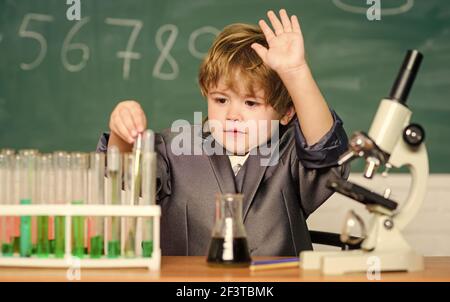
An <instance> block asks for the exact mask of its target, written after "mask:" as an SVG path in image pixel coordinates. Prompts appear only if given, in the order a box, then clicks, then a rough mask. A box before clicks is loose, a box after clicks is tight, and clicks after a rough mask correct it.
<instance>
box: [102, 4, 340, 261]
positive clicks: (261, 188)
mask: <svg viewBox="0 0 450 302" xmlns="http://www.w3.org/2000/svg"><path fill="white" fill-rule="evenodd" d="M268 17H269V20H270V21H271V24H272V27H273V29H274V31H273V30H272V29H271V28H270V27H269V25H268V24H267V23H266V22H265V21H263V20H261V21H259V26H260V29H259V28H258V27H255V26H251V25H245V24H234V25H230V26H228V27H226V28H225V29H224V30H223V31H222V33H221V34H219V36H218V37H217V38H216V40H215V41H214V43H213V45H212V47H211V48H210V50H209V52H208V55H207V56H206V58H205V59H204V61H203V63H202V65H201V68H200V74H199V83H200V87H201V91H202V94H203V95H204V96H205V97H206V98H207V102H208V123H207V125H205V127H203V128H200V131H198V128H196V127H194V126H193V127H191V129H190V130H191V131H192V135H193V136H194V138H193V141H194V142H193V144H194V145H196V144H197V145H196V146H194V147H199V146H198V143H196V142H200V143H201V144H202V146H200V147H204V145H205V143H206V142H211V141H212V142H213V143H214V145H217V144H218V145H219V146H221V147H222V148H223V149H224V150H226V151H227V153H228V155H227V154H217V153H215V154H209V153H208V154H205V153H203V154H201V155H176V154H175V153H176V152H175V150H174V146H176V145H177V144H175V143H174V138H175V134H174V133H173V132H170V129H169V130H167V131H164V132H163V133H161V134H157V135H156V138H155V139H156V141H155V148H156V152H157V154H158V169H157V202H158V203H159V204H160V205H161V207H162V217H161V232H162V233H161V248H162V253H163V255H205V254H206V253H207V248H208V244H209V241H210V237H211V232H212V227H213V225H214V216H215V215H214V213H215V203H214V198H215V195H216V193H217V192H221V193H233V192H240V193H242V194H243V195H244V203H243V213H244V214H243V215H244V217H243V220H244V225H245V227H246V232H247V240H248V244H249V249H250V253H251V255H253V256H255V255H265V256H268V255H271V256H294V255H295V256H298V254H299V252H300V251H302V250H310V249H312V244H311V239H310V237H309V232H308V228H307V225H306V218H307V217H308V215H309V214H311V213H312V212H313V211H314V210H315V209H317V208H318V207H319V206H320V205H321V204H322V203H323V202H324V201H325V200H326V199H327V198H328V197H329V196H331V194H332V191H330V190H329V189H328V188H326V186H325V183H326V181H327V179H329V178H330V177H344V178H346V177H348V173H349V169H348V166H342V167H338V166H337V160H338V157H339V156H340V155H341V154H342V153H343V152H344V151H345V149H346V146H347V136H346V134H345V131H344V129H343V127H342V121H341V120H340V119H339V117H338V116H337V115H336V113H335V112H334V111H330V110H329V108H328V106H327V104H326V102H325V100H324V98H323V96H322V94H321V93H320V91H319V89H318V87H317V85H316V83H315V81H314V79H313V77H312V75H311V72H310V70H309V67H308V65H307V63H306V60H305V54H304V46H303V37H302V34H301V31H300V25H299V23H298V20H297V17H296V16H294V15H293V16H291V18H289V17H288V15H287V12H286V11H285V10H284V9H283V10H280V18H278V17H277V16H276V15H275V13H274V12H272V11H269V12H268ZM251 121H256V122H258V123H257V127H256V128H255V127H248V125H249V124H250V122H251ZM271 121H275V123H273V122H271ZM212 124H214V127H211V125H212ZM274 124H275V126H276V127H273V125H274ZM109 125H110V130H111V134H110V136H108V135H104V136H103V137H102V139H101V141H100V143H99V146H98V150H100V151H106V148H107V146H111V145H116V146H118V147H119V149H120V150H121V151H122V152H126V151H130V150H131V147H132V143H133V142H134V139H135V138H136V137H137V135H138V133H139V132H142V131H143V130H144V129H146V127H147V122H146V117H145V114H144V112H143V111H142V108H141V107H140V105H139V104H138V103H137V102H135V101H125V102H121V103H119V104H118V105H117V107H116V108H115V109H114V111H113V112H112V114H111V119H110V124H109ZM263 125H266V126H267V127H263ZM276 133H278V134H279V138H278V140H276V141H277V147H278V152H277V156H278V158H277V160H275V162H273V163H272V164H271V165H263V164H262V159H264V158H265V157H266V158H267V154H266V155H264V154H262V152H260V146H261V145H262V144H264V143H268V144H270V143H271V142H272V141H274V140H273V136H274V134H276ZM255 137H257V138H258V139H255ZM196 139H197V140H196ZM216 142H217V144H216ZM230 154H231V155H230ZM229 155H230V156H229ZM270 156H273V154H271V155H269V157H270Z"/></svg>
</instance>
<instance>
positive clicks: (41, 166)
mask: <svg viewBox="0 0 450 302" xmlns="http://www.w3.org/2000/svg"><path fill="white" fill-rule="evenodd" d="M37 165H38V172H37V187H36V191H37V198H36V203H38V204H42V205H46V204H49V203H50V180H51V177H50V176H51V174H50V172H51V169H52V156H51V155H49V154H44V155H41V156H39V157H38V162H37ZM48 226H49V221H48V216H38V217H37V256H38V257H40V258H47V257H48V256H49V254H50V242H49V237H48V234H49V230H48V228H49V227H48Z"/></svg>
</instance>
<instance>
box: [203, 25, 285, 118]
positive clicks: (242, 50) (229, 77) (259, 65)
mask: <svg viewBox="0 0 450 302" xmlns="http://www.w3.org/2000/svg"><path fill="white" fill-rule="evenodd" d="M253 43H259V44H261V45H263V46H265V47H268V45H267V42H266V38H265V37H264V34H263V32H262V31H261V29H260V28H259V27H257V26H254V25H250V24H242V23H236V24H231V25H229V26H227V27H225V28H224V29H223V31H222V32H221V33H220V34H219V35H218V36H217V37H216V39H215V40H214V42H213V45H212V46H211V48H210V49H209V51H208V54H207V55H206V57H205V58H204V60H203V62H202V64H201V66H200V71H199V85H200V90H201V92H202V95H203V96H205V97H206V96H207V94H208V91H209V89H211V88H214V87H216V86H217V85H218V81H219V79H221V78H223V80H224V81H225V83H226V85H227V87H229V88H230V89H232V90H235V85H234V84H235V83H236V82H235V79H234V76H235V74H236V73H237V72H239V73H240V75H241V78H242V79H243V81H244V86H245V87H246V90H247V91H246V93H248V94H252V95H254V94H255V89H262V90H263V91H264V97H265V99H266V101H267V103H268V104H270V105H271V106H272V107H273V108H274V109H275V111H277V112H278V113H279V114H280V115H281V116H282V115H284V114H285V113H286V111H287V110H288V108H289V107H290V106H291V105H292V100H291V97H290V95H289V93H288V91H287V89H286V87H285V86H284V84H283V82H282V81H281V79H280V78H279V76H278V74H277V73H276V72H275V71H274V70H273V69H271V68H270V67H268V66H267V65H265V64H264V63H263V61H262V60H261V58H260V57H259V56H258V54H257V53H256V52H255V51H254V50H253V49H252V48H251V45H252V44H253ZM235 91H236V90H235Z"/></svg>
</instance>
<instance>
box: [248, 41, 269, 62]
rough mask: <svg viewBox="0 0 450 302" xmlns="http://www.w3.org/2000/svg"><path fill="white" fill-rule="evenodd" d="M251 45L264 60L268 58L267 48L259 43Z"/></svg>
mask: <svg viewBox="0 0 450 302" xmlns="http://www.w3.org/2000/svg"><path fill="white" fill-rule="evenodd" d="M251 47H252V49H253V50H254V51H256V53H257V54H258V56H260V57H261V59H262V60H263V61H265V60H266V54H267V48H265V47H264V46H262V45H261V44H258V43H253V44H252V46H251Z"/></svg>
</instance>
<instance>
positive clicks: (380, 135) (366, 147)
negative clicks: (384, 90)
mask: <svg viewBox="0 0 450 302" xmlns="http://www.w3.org/2000/svg"><path fill="white" fill-rule="evenodd" d="M421 59H422V55H421V54H420V53H419V52H417V51H415V50H413V51H408V54H407V56H406V58H405V60H404V62H403V66H402V69H401V70H400V73H399V75H398V77H397V80H396V83H395V84H394V87H393V88H392V91H391V95H390V97H389V98H387V99H383V100H382V101H381V103H380V105H379V107H378V111H377V113H376V115H375V117H374V120H373V122H372V125H371V128H370V130H369V133H368V135H366V134H364V133H362V132H356V133H355V134H354V135H353V137H352V139H351V141H350V144H349V151H348V152H347V153H346V154H344V155H343V156H342V157H341V159H340V161H339V164H343V163H345V162H347V161H349V160H352V159H354V158H359V157H364V158H365V160H366V163H367V164H366V168H365V172H364V176H365V177H366V178H372V177H373V174H374V173H375V172H376V170H377V168H378V167H379V166H380V165H385V166H386V167H391V166H392V167H396V168H399V167H402V166H407V167H408V168H409V171H410V173H411V176H412V182H411V187H410V191H409V193H408V197H407V199H406V201H405V202H404V204H403V206H402V207H401V209H400V210H396V207H397V203H395V202H394V201H392V200H390V199H388V196H384V197H383V196H381V195H378V194H376V193H373V192H370V191H368V190H365V189H364V188H362V187H359V186H358V185H355V184H351V183H349V182H347V181H345V180H342V181H337V182H332V184H331V185H330V187H331V188H333V189H335V190H336V191H337V192H340V193H342V194H344V195H347V196H349V197H351V198H353V199H355V200H357V201H359V202H362V203H364V204H366V208H367V210H368V211H369V212H370V213H371V216H372V217H371V222H370V224H369V227H368V228H367V234H366V236H365V237H364V238H362V242H361V246H360V248H359V249H355V250H349V251H338V252H315V251H305V252H302V253H300V265H301V267H302V268H303V270H321V272H322V273H323V274H325V275H340V274H344V273H350V272H368V271H370V270H379V271H380V272H383V271H409V272H411V271H419V270H423V267H424V263H423V257H422V256H421V255H419V254H417V253H416V252H415V251H414V250H413V249H412V248H411V246H410V245H409V244H408V242H407V241H406V240H405V239H404V238H403V236H402V233H401V232H402V230H404V228H405V227H406V225H407V224H408V223H409V222H410V221H411V220H412V219H413V218H414V216H415V215H416V214H417V212H418V211H419V209H420V207H421V205H422V202H423V200H424V198H425V194H426V187H427V180H428V156H427V151H426V147H425V144H424V143H423V140H424V131H423V129H422V127H420V126H419V125H417V124H410V118H411V114H412V113H411V111H410V110H409V109H408V107H407V106H406V105H405V102H406V98H407V96H408V93H409V90H410V88H411V86H412V83H413V81H414V77H415V75H416V73H417V70H418V68H419V66H420V62H421ZM347 237H348V236H347ZM341 238H342V236H341Z"/></svg>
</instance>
